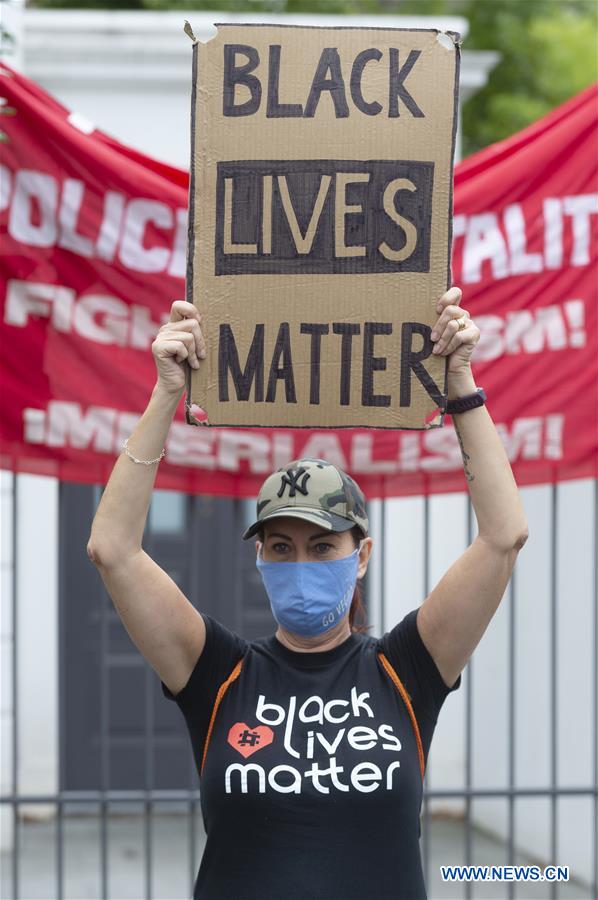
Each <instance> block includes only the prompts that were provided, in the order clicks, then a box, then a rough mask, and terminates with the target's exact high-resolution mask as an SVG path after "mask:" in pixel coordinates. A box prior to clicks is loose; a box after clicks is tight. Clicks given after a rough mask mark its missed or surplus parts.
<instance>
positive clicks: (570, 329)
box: [0, 66, 598, 498]
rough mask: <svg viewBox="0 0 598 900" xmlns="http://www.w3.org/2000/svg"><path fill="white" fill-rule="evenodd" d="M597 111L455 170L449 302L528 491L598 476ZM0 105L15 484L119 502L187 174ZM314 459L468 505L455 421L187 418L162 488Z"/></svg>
mask: <svg viewBox="0 0 598 900" xmlns="http://www.w3.org/2000/svg"><path fill="white" fill-rule="evenodd" d="M597 100H598V86H593V87H591V88H588V89H587V90H585V91H583V92H582V93H581V94H579V95H578V96H577V97H574V98H573V99H572V100H570V101H569V102H567V103H565V104H564V105H563V106H561V107H559V108H558V109H556V110H554V111H553V112H552V113H550V114H549V115H548V116H546V117H545V118H543V119H541V120H540V121H539V122H536V123H535V124H534V125H532V126H530V127H528V128H526V129H525V130H524V131H522V132H520V133H519V134H516V135H514V136H513V137H511V138H509V139H508V140H505V141H502V142H501V143H499V144H495V145H493V146H491V147H489V148H487V149H486V150H483V151H482V152H480V153H478V154H476V155H475V156H472V157H470V158H469V159H467V160H465V161H464V162H462V163H460V164H459V165H458V166H457V168H456V173H455V217H454V244H453V283H454V284H456V285H459V286H460V287H461V288H462V290H463V299H462V301H461V304H462V306H463V307H464V308H466V309H467V310H468V311H469V313H470V315H471V317H472V318H473V319H475V322H476V324H477V325H478V327H479V328H480V331H481V337H480V341H479V343H478V345H477V347H476V350H475V353H474V357H473V372H474V376H475V379H476V383H477V384H478V385H481V386H482V387H484V389H485V390H486V392H487V394H488V410H489V412H490V414H491V416H492V419H493V421H494V423H495V425H496V427H497V429H498V431H499V433H500V436H501V439H502V440H503V443H504V445H505V448H506V450H507V453H508V456H509V459H510V461H511V465H512V467H513V471H514V473H515V477H516V479H517V482H518V484H520V485H525V484H534V483H542V482H553V481H558V480H566V479H572V478H581V477H596V476H597V475H598V346H597V343H598V337H597V335H598V322H597V314H596V313H597V308H598V304H597V290H596V285H597V283H598V279H597V278H596V257H597V246H598V242H597V241H596V236H597V228H598V226H597V216H596V214H597V213H598V182H597V170H598V159H597V154H596V138H597V122H598V110H597ZM0 104H1V105H0V132H1V134H0V138H1V141H2V142H1V144H0V146H1V147H2V163H1V166H0V228H1V230H2V257H3V264H2V275H1V278H0V292H1V295H2V310H3V312H2V325H1V328H2V363H1V365H2V369H1V373H2V374H1V387H2V413H3V414H2V426H1V439H2V444H1V455H0V465H1V466H2V468H5V469H12V470H13V471H16V472H29V473H35V474H44V475H52V476H55V477H57V478H61V479H64V480H69V481H79V482H88V483H101V484H104V483H105V482H106V481H107V479H108V477H109V475H110V471H111V469H112V466H113V465H114V461H115V458H116V454H118V453H119V452H120V449H121V447H122V443H123V441H124V439H125V438H126V437H127V436H128V435H129V434H130V433H131V430H132V429H133V427H134V425H135V422H136V421H137V419H138V418H139V416H140V415H141V414H142V412H143V410H144V409H145V406H146V405H147V402H148V400H149V396H150V393H151V390H152V387H153V385H154V384H155V378H156V372H155V366H154V362H153V357H152V353H151V344H152V341H153V340H154V337H155V335H156V332H157V330H158V328H159V327H160V325H161V324H162V323H163V322H164V321H166V320H167V319H168V316H169V310H170V305H171V303H172V300H173V299H176V298H182V297H184V272H185V253H186V227H187V215H186V207H187V183H188V179H187V173H185V172H182V171H180V170H178V169H175V168H172V167H169V166H167V165H164V164H161V163H159V162H157V161H155V160H153V159H150V158H149V157H146V156H143V155H142V154H140V153H138V152H136V151H134V150H131V149H130V148H127V147H124V146H123V145H122V144H119V143H118V142H117V141H115V140H114V139H112V138H110V137H108V136H107V135H105V134H103V133H102V132H100V131H97V130H91V131H90V129H89V128H88V127H87V126H86V123H85V122H84V121H83V120H82V119H81V118H80V117H78V116H76V115H71V114H69V111H68V110H66V109H64V107H62V106H61V105H60V104H58V103H57V102H56V101H54V100H53V99H52V98H51V97H49V96H48V95H47V94H46V93H45V92H43V91H42V90H41V89H40V88H38V87H37V86H36V85H34V84H33V83H32V82H31V81H29V80H27V79H26V78H24V77H23V76H21V75H19V74H17V73H16V72H14V71H12V70H10V69H8V68H7V67H5V66H0ZM302 455H309V456H323V457H326V458H327V459H330V460H331V461H333V462H337V463H339V464H340V465H341V466H342V467H343V468H344V469H346V470H347V471H348V472H349V473H350V474H351V475H352V476H353V477H354V478H356V479H357V481H358V482H359V483H360V485H361V486H362V487H363V489H364V491H365V493H366V495H367V496H368V497H370V498H374V497H388V496H398V495H407V494H428V493H442V492H447V491H455V490H465V489H466V483H465V478H464V475H463V464H462V459H461V452H460V449H459V443H458V440H457V437H456V434H455V431H454V429H453V427H452V422H451V418H450V416H447V417H446V418H445V420H444V425H443V427H442V428H436V429H431V430H429V431H386V430H376V429H365V428H364V429H338V430H329V429H322V430H311V429H275V428H273V429H263V428H244V429H240V428H216V427H203V426H202V427H196V426H191V425H187V424H186V423H185V421H184V414H183V400H181V404H180V406H179V409H178V410H177V414H176V416H175V420H174V422H173V425H172V427H171V430H170V433H169V436H168V441H167V445H166V456H165V458H164V460H163V461H162V463H161V464H160V467H159V471H158V474H157V478H156V487H158V488H163V489H173V490H181V491H187V492H193V493H206V494H221V495H228V496H254V495H256V494H257V492H258V489H259V487H260V485H261V483H262V481H263V479H264V477H265V476H266V475H267V473H268V472H270V471H271V470H272V469H273V468H274V467H276V466H277V465H282V464H283V463H285V462H287V461H288V460H289V459H293V458H295V457H298V456H302Z"/></svg>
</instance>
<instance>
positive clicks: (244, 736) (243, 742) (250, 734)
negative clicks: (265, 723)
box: [237, 728, 260, 747]
mask: <svg viewBox="0 0 598 900" xmlns="http://www.w3.org/2000/svg"><path fill="white" fill-rule="evenodd" d="M259 742H260V736H259V734H257V733H256V732H255V731H248V729H247V728H246V729H245V731H241V732H240V734H239V740H238V741H237V744H239V746H240V747H247V746H249V747H255V745H256V744H259Z"/></svg>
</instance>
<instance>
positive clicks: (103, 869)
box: [0, 478, 598, 900]
mask: <svg viewBox="0 0 598 900" xmlns="http://www.w3.org/2000/svg"><path fill="white" fill-rule="evenodd" d="M591 484H592V491H593V500H592V502H593V524H592V529H593V536H594V546H595V547H596V546H598V481H594V482H592V483H591ZM549 490H550V500H551V510H550V529H549V533H550V552H549V554H548V558H547V559H546V565H547V566H549V567H550V572H549V583H550V597H549V609H548V610H547V614H548V615H549V628H550V631H549V633H550V648H549V651H550V666H549V670H550V684H549V692H550V722H549V733H550V748H549V753H550V781H549V783H547V784H545V785H543V786H541V787H530V788H527V789H526V788H525V787H522V786H520V785H519V784H518V783H517V778H516V748H517V741H518V734H517V726H516V715H517V701H518V692H517V684H518V671H517V666H516V654H515V644H516V637H517V635H516V620H515V605H516V603H517V600H518V572H517V566H516V567H515V570H514V573H513V575H512V577H511V580H510V582H509V585H508V587H507V591H506V593H505V597H504V598H503V600H502V604H504V605H506V606H507V608H508V622H509V634H508V642H507V645H508V659H506V660H505V663H506V665H505V669H504V671H505V673H506V678H507V679H508V738H507V740H508V760H507V773H508V776H507V783H506V784H504V786H501V787H499V788H488V789H481V788H479V787H475V785H474V778H473V774H472V773H473V762H474V759H473V753H474V748H473V744H472V733H473V730H472V729H473V724H474V723H473V700H472V698H473V691H474V684H475V677H476V660H475V654H474V657H472V659H471V660H470V661H469V663H468V665H467V667H466V671H465V672H464V678H463V690H464V695H465V696H464V701H463V702H464V706H465V714H464V723H465V735H464V781H463V786H462V787H460V788H459V789H450V790H449V789H442V788H437V787H430V766H428V769H427V772H426V780H425V783H424V795H423V810H422V813H423V815H422V835H421V844H422V857H423V865H424V874H425V877H426V883H427V884H428V893H429V896H430V897H431V898H432V897H433V896H434V897H435V898H436V897H438V898H443V897H454V896H460V897H463V896H465V897H467V898H470V897H475V896H488V893H487V892H486V891H485V890H484V891H482V887H483V886H476V883H475V882H471V881H470V882H468V881H466V882H462V883H460V884H459V885H458V886H455V885H453V887H452V891H453V892H452V893H451V887H450V886H449V885H448V884H445V885H438V883H437V875H435V874H434V872H433V870H432V861H433V848H432V832H433V829H434V827H435V825H434V817H433V815H432V811H431V805H432V804H433V802H434V801H435V800H448V799H452V800H460V801H462V803H463V810H464V814H463V818H462V821H461V823H460V825H459V835H460V837H461V838H462V859H461V863H462V864H463V865H473V864H475V863H476V861H477V860H476V853H475V847H474V844H475V841H476V823H475V817H474V815H473V809H472V808H473V804H474V802H475V800H476V799H479V798H492V799H496V800H497V801H501V800H502V801H503V802H505V803H506V804H507V809H508V839H507V841H506V845H505V847H504V853H505V855H504V859H503V862H504V864H507V865H509V864H515V863H516V862H517V860H518V834H517V830H516V814H515V812H516V804H517V802H518V801H520V800H522V799H523V798H529V797H535V798H544V799H546V800H547V801H549V804H550V847H549V850H548V854H547V855H548V859H547V860H545V863H547V862H552V863H555V864H557V863H558V862H559V825H560V824H562V823H560V821H559V817H560V815H561V812H560V809H559V800H561V799H562V798H566V797H585V798H587V800H588V802H589V803H590V804H591V807H592V818H593V837H592V842H591V847H592V851H591V852H592V860H591V872H592V882H591V884H589V885H588V884H587V882H586V883H585V884H579V885H578V887H577V889H576V891H573V889H572V887H571V884H563V883H560V884H559V883H557V882H553V883H551V884H550V885H548V883H546V887H545V893H544V894H542V896H543V897H550V898H557V897H569V896H579V897H583V896H590V897H598V790H597V785H598V574H597V572H596V565H595V560H596V556H595V555H594V556H593V561H594V564H593V565H592V567H591V569H592V586H591V590H592V597H593V613H592V615H593V624H592V627H593V633H592V637H591V640H592V646H593V651H592V661H591V666H592V669H591V671H592V679H593V687H592V708H591V709H588V710H587V715H588V718H589V719H591V721H592V723H593V727H592V748H591V754H592V760H593V762H592V766H593V777H592V783H588V784H587V785H585V786H575V787H573V786H572V787H567V786H562V784H560V783H559V782H560V779H559V778H558V762H559V760H558V756H557V754H558V746H559V740H558V733H559V703H558V690H557V687H558V667H557V649H558V640H559V631H558V627H557V582H558V578H559V574H561V573H559V572H558V569H557V563H558V554H557V540H558V531H559V527H560V510H559V489H558V486H554V485H553V486H551V487H550V489H549ZM18 503H19V497H18V479H16V478H15V479H14V493H13V502H12V535H13V548H12V549H13V552H12V559H13V562H14V561H15V560H16V559H17V549H18V548H17V546H16V544H17V534H18V529H17V516H18ZM423 503H424V519H423V521H424V533H423V535H422V541H423V548H424V550H423V566H424V571H423V579H424V584H425V594H427V593H428V592H429V590H430V589H431V584H430V583H429V571H430V565H429V553H430V500H429V498H423ZM379 510H380V515H379V534H378V535H376V537H377V538H378V543H379V546H380V547H381V548H382V554H383V552H384V548H385V547H386V548H387V549H386V552H388V535H387V530H388V525H387V515H386V503H385V502H384V501H382V502H381V503H380V506H379ZM474 525H475V517H474V513H473V509H472V506H471V502H470V501H469V500H468V507H467V527H468V535H469V540H471V539H473V536H474ZM530 528H533V526H532V525H531V523H530ZM379 572H380V576H379V577H380V595H381V597H382V598H384V597H385V596H386V593H387V589H388V585H387V584H385V572H386V567H385V565H384V560H383V559H382V560H381V563H380V570H379ZM17 578H18V572H17V567H16V565H14V573H13V580H12V621H13V638H14V642H13V647H14V652H13V653H12V735H11V741H12V761H13V765H12V786H11V788H10V790H9V791H8V792H4V793H3V795H2V797H1V798H0V799H1V803H2V809H3V810H5V809H6V808H9V809H10V810H11V811H12V830H13V841H12V843H13V846H12V852H10V853H9V854H5V863H6V860H7V859H8V857H10V866H9V871H6V869H7V866H6V865H4V866H3V869H4V875H3V892H2V896H3V897H6V898H11V900H17V898H21V897H25V896H27V895H26V894H24V893H22V889H23V888H22V877H21V876H22V866H23V864H24V862H25V861H27V855H26V851H27V848H26V846H25V843H24V840H23V833H24V829H25V828H26V827H27V823H26V822H24V821H23V818H22V816H21V812H20V811H21V809H22V807H23V806H24V805H27V806H32V805H33V806H35V805H39V806H40V807H41V806H44V807H47V806H48V804H49V805H52V806H53V807H54V809H55V817H54V818H53V821H52V826H51V828H49V829H48V832H49V833H47V834H46V837H45V840H46V843H47V842H51V845H52V846H51V848H50V849H48V846H47V847H46V850H47V851H48V852H51V854H53V857H54V863H53V866H52V867H49V868H48V872H50V868H51V869H52V872H51V878H50V875H48V879H47V881H46V882H45V883H46V887H47V893H39V892H38V893H35V894H34V895H35V896H43V897H45V898H46V900H49V898H63V897H67V896H77V897H79V896H83V895H82V894H81V895H78V894H73V893H72V892H71V893H70V894H69V886H68V878H67V875H66V868H65V854H66V853H67V852H68V844H69V839H72V838H73V835H75V836H76V835H77V829H79V830H80V829H81V827H82V826H81V821H82V820H81V819H79V818H75V817H74V816H73V814H74V813H75V811H76V810H77V809H78V810H80V811H85V812H86V813H87V814H88V815H89V814H90V812H93V811H94V810H95V815H96V816H97V824H98V831H97V839H96V840H95V841H94V843H95V845H96V846H97V848H98V859H97V861H96V864H97V870H96V877H97V888H96V893H95V894H94V893H87V894H85V896H99V897H101V898H109V897H111V898H118V900H121V898H122V896H124V895H123V894H119V893H115V889H113V887H112V886H111V866H112V860H111V847H110V834H109V833H110V829H111V828H112V827H113V826H114V823H115V822H116V820H117V817H118V813H119V811H120V812H124V811H126V812H127V813H129V814H131V813H132V812H135V813H136V814H137V815H138V816H140V820H139V821H140V823H141V825H142V840H141V850H140V856H141V859H140V861H139V864H138V865H137V869H138V876H139V882H140V885H141V886H140V887H139V893H138V894H137V895H136V896H138V897H139V898H144V900H150V898H153V897H155V896H168V897H170V898H171V900H174V898H175V896H176V897H180V896H183V893H180V892H177V893H176V894H172V895H171V894H168V893H167V894H164V893H163V891H164V889H165V888H164V885H163V884H161V885H158V884H157V879H156V861H155V856H156V835H157V834H158V832H160V833H162V838H160V839H161V840H163V839H164V833H165V832H164V827H163V826H162V825H161V824H160V823H161V819H160V814H161V813H167V812H168V813H170V814H172V813H173V811H174V814H175V816H174V818H173V819H169V820H168V828H167V831H168V830H170V833H171V834H174V831H173V829H174V825H173V824H172V823H173V822H176V823H178V824H177V826H176V827H177V828H178V832H177V834H178V837H177V842H176V848H177V853H178V854H179V859H182V858H183V857H184V855H185V853H186V856H187V872H188V876H186V877H187V881H188V888H187V887H186V888H183V891H185V890H186V891H187V894H186V896H187V897H190V896H191V894H192V889H193V883H194V881H195V878H196V875H197V868H198V865H199V859H200V855H201V853H200V850H199V846H198V844H199V837H200V834H201V830H202V826H201V821H200V818H199V812H200V808H199V797H200V795H199V790H191V789H190V790H181V791H164V790H156V789H155V787H154V783H155V782H154V778H153V765H154V756H153V752H152V742H153V734H154V731H153V721H152V709H153V697H152V679H155V675H154V674H153V673H152V672H151V670H149V667H148V668H147V673H146V678H145V685H146V690H145V698H144V702H145V704H146V710H147V712H148V715H147V716H146V719H145V722H146V726H145V727H146V735H145V738H146V740H145V743H144V753H145V760H144V761H145V767H146V768H145V773H146V789H144V790H113V789H109V788H108V787H107V786H108V785H109V783H110V780H109V772H108V765H109V762H108V754H107V747H108V741H107V738H108V729H109V714H108V713H109V711H108V709H107V706H106V704H107V700H106V698H107V696H108V691H107V686H106V685H104V686H103V689H102V692H101V696H102V698H103V700H102V703H101V704H100V709H99V710H98V714H99V723H100V724H99V729H100V735H101V747H100V758H101V773H102V774H101V789H99V790H93V791H72V790H69V791H65V790H60V791H59V792H58V793H50V794H23V793H20V791H19V783H20V778H19V712H20V711H19V703H18V690H17V688H18V670H19V666H18V662H19V661H18V656H17V646H18V641H17V640H16V637H17V627H18V626H17V623H18V615H17V593H18V581H17ZM367 597H368V593H367V590H366V601H367ZM108 608H109V606H108V602H107V603H106V605H105V609H106V610H107V609H108ZM385 608H386V607H385V604H384V603H382V604H381V608H380V621H379V628H380V633H384V631H386V630H388V629H389V628H391V627H392V625H393V624H394V622H393V621H387V620H386V619H385ZM100 628H101V629H102V633H103V634H104V640H105V633H106V628H107V624H106V616H103V617H102V621H101V622H100ZM465 676H466V677H465ZM432 746H433V747H434V742H433V745H432ZM60 755H61V760H60V763H59V769H60V772H61V773H62V766H63V763H62V756H63V755H64V747H61V748H60ZM189 772H190V778H193V779H195V778H196V776H195V772H194V767H193V761H192V758H191V752H189ZM432 773H433V768H432ZM60 784H61V785H63V784H64V781H63V779H62V777H61V778H60ZM450 827H451V828H456V827H457V826H456V825H451V826H450ZM183 841H184V843H185V845H186V850H185V848H184V845H183V844H182V842H183ZM46 862H47V861H46ZM180 865H181V866H182V865H183V863H182V862H181V863H180ZM89 875H90V876H91V875H92V873H91V872H90V873H89ZM574 875H575V873H574V872H571V876H572V877H573V876H574ZM161 881H162V882H163V878H162V879H161ZM50 882H51V883H50ZM433 884H434V885H435V887H434V888H433V887H432V885H433ZM455 887H456V889H457V891H458V893H455V892H454V891H455ZM37 890H38V891H39V890H42V891H43V890H44V888H39V887H38V889H37ZM89 890H92V889H91V888H90V889H89ZM166 890H168V888H166ZM177 890H179V889H177ZM523 890H524V886H523V885H522V884H520V883H515V882H510V883H509V884H508V885H505V886H504V894H503V895H502V896H508V897H509V898H511V897H515V896H524V895H525V896H528V895H527V894H524V893H523ZM587 891H589V892H590V893H589V894H587V893H584V892H587ZM127 896H133V895H132V894H127ZM495 896H496V895H495ZM530 896H531V895H530ZM534 896H539V894H538V893H535V894H534Z"/></svg>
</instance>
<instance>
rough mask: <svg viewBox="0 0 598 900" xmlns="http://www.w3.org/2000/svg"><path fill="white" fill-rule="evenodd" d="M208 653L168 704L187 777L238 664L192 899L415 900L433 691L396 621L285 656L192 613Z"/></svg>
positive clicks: (222, 719) (213, 758)
mask: <svg viewBox="0 0 598 900" xmlns="http://www.w3.org/2000/svg"><path fill="white" fill-rule="evenodd" d="M202 615H203V618H204V621H205V624H206V644H205V648H204V650H203V653H202V654H201V656H200V657H199V659H198V661H197V664H196V666H195V668H194V670H193V672H192V673H191V676H190V678H189V681H188V682H187V684H186V685H185V687H184V688H183V689H182V690H181V691H179V693H178V694H177V695H176V697H173V695H172V694H171V692H170V691H169V690H168V688H167V687H166V685H165V684H164V683H163V682H162V683H161V684H162V691H163V693H164V695H165V696H166V697H167V698H168V699H171V700H175V702H176V703H177V704H178V706H179V708H180V709H181V711H182V713H183V715H184V717H185V721H186V723H187V728H188V731H189V735H190V738H191V743H192V748H193V753H194V758H195V761H196V766H197V770H198V773H199V772H200V770H201V760H202V755H203V748H204V743H205V739H206V735H207V731H208V727H209V723H210V719H211V716H212V710H213V707H214V703H215V701H216V694H217V692H218V688H219V687H220V685H221V684H222V682H223V681H225V680H226V679H227V678H228V676H229V675H230V673H231V671H232V670H233V668H234V666H235V664H236V663H237V662H238V660H239V659H240V658H241V657H244V661H243V667H242V669H241V673H240V675H239V677H238V678H237V679H236V680H235V681H233V682H231V684H230V685H229V687H228V689H227V691H226V693H225V694H224V696H223V699H222V701H221V703H220V706H219V708H218V712H217V714H216V718H215V721H214V726H213V731H212V735H211V738H210V743H209V747H208V751H207V756H206V761H205V766H204V770H203V775H201V779H200V797H201V809H202V814H203V821H204V826H205V830H206V834H207V840H206V845H205V849H204V854H203V857H202V860H201V865H200V868H199V873H198V876H197V880H196V883H195V889H194V894H193V897H194V900H200V898H201V900H373V898H375V900H420V898H425V897H426V891H425V886H424V879H423V872H422V866H421V856H420V848H419V835H420V827H419V824H420V823H419V815H420V808H421V801H422V779H421V771H420V767H419V761H418V753H417V744H416V740H415V735H414V731H413V726H412V724H411V720H410V718H409V714H408V711H407V708H406V706H405V703H404V701H403V699H402V697H401V696H400V694H399V692H398V690H397V688H396V687H395V685H394V684H393V682H392V681H391V679H390V677H389V675H388V674H387V673H386V671H385V670H384V668H383V666H382V664H381V662H380V661H379V660H378V658H377V656H376V652H377V651H379V650H382V651H383V653H384V654H385V655H386V657H387V658H388V660H389V662H390V663H391V664H392V665H393V667H394V668H395V670H396V672H397V674H398V676H399V678H400V679H401V681H402V683H403V685H404V687H405V690H406V691H407V693H408V694H409V696H410V698H411V704H412V707H413V711H414V714H415V717H416V719H417V722H418V725H419V730H420V735H421V742H422V746H423V751H424V758H425V759H427V755H428V750H429V747H430V741H431V739H432V734H433V732H434V728H435V724H436V719H437V716H438V712H439V710H440V708H441V706H442V704H443V702H444V700H445V698H446V697H447V695H448V694H449V693H450V692H451V691H455V690H457V689H458V687H459V686H460V684H461V675H459V677H458V678H457V680H456V682H455V683H454V684H453V686H452V687H451V688H449V687H447V686H446V684H445V683H444V681H443V679H442V676H441V675H440V672H439V671H438V669H437V667H436V665H435V663H434V660H433V659H432V657H431V656H430V654H429V653H428V650H427V649H426V646H425V644H424V643H423V641H422V639H421V637H420V634H419V630H418V628H417V624H416V615H417V609H413V610H411V612H409V613H407V614H406V615H405V616H404V618H403V619H402V621H401V622H399V623H398V624H397V625H396V626H395V627H394V628H393V629H392V630H391V631H389V632H387V633H386V634H385V635H384V636H383V637H382V638H374V637H372V636H370V635H366V634H359V633H352V634H351V635H350V637H348V638H347V639H346V640H345V641H344V642H343V643H342V644H340V645H339V646H338V647H335V648H333V649H332V650H326V651H318V652H314V653H312V652H304V653H300V652H296V651H293V650H289V649H288V648H287V647H285V646H284V644H282V643H281V642H280V641H279V640H278V638H277V637H275V635H270V636H269V637H264V638H259V639H257V640H254V641H251V642H248V641H246V640H244V639H243V638H241V637H240V636H239V635H237V634H235V633H234V632H232V631H230V630H229V629H228V628H226V627H225V626H223V625H222V624H221V623H220V622H218V621H217V620H216V619H214V618H212V617H211V616H209V615H206V614H205V613H202Z"/></svg>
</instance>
